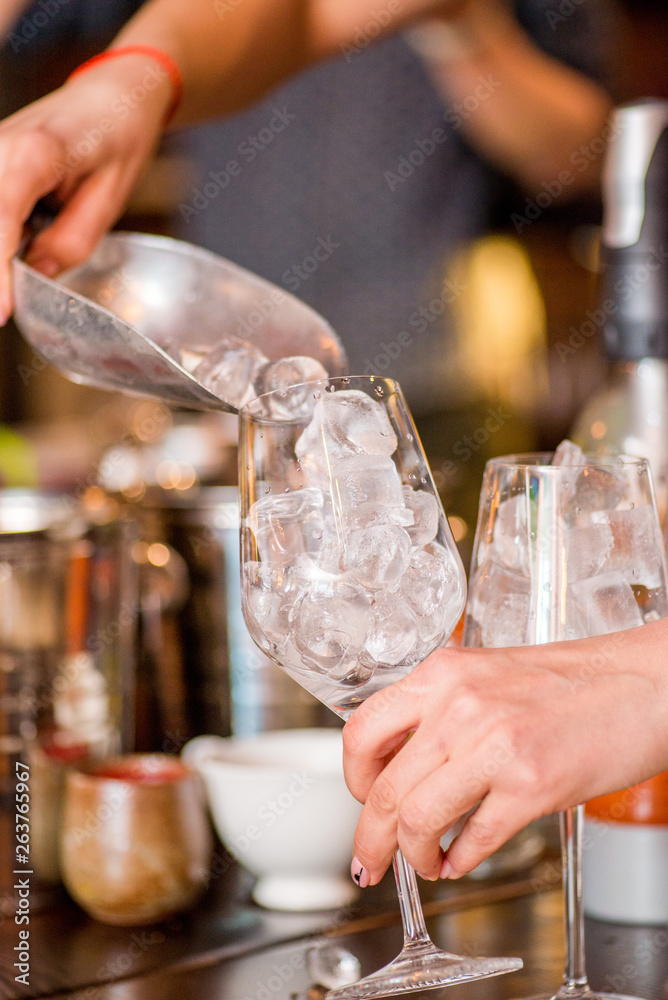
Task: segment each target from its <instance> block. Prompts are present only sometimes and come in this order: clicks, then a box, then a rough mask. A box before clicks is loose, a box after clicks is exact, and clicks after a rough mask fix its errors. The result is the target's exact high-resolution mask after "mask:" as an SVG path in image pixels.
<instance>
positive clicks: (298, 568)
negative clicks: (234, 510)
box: [239, 376, 522, 1000]
mask: <svg viewBox="0 0 668 1000" xmlns="http://www.w3.org/2000/svg"><path fill="white" fill-rule="evenodd" d="M239 461H240V488H241V504H242V509H241V515H242V528H241V536H242V544H241V553H242V605H243V611H244V617H245V619H246V623H247V625H248V628H249V631H250V633H251V635H252V637H253V639H254V640H255V642H256V643H257V644H258V646H259V647H260V648H261V649H262V650H263V651H264V652H265V653H266V654H267V655H268V656H269V657H271V658H272V659H273V660H275V661H276V663H278V665H279V666H280V667H282V669H283V670H285V671H286V672H287V673H288V674H290V676H291V677H293V678H294V679H295V680H296V681H297V682H298V683H299V684H301V685H302V686H303V687H305V688H307V690H309V691H311V693H312V694H314V695H315V696H316V697H317V698H319V699H320V700H321V701H322V702H324V704H325V705H327V706H328V707H329V708H330V709H331V710H332V711H333V712H335V713H336V714H337V715H338V716H340V717H341V718H342V719H347V718H348V717H349V716H350V714H351V713H352V712H353V711H354V710H355V708H356V707H357V706H358V705H360V704H362V703H363V702H364V701H365V700H366V699H367V698H368V697H370V695H372V694H374V693H375V692H377V691H380V690H382V689H384V688H386V687H387V686H388V685H390V684H391V683H392V682H393V681H395V680H398V679H400V678H401V677H403V676H405V675H406V674H407V673H408V672H409V671H410V670H412V669H413V667H414V666H416V665H417V664H418V663H419V662H420V661H421V660H423V659H424V658H425V657H426V656H427V655H428V654H429V653H430V652H431V651H432V650H433V649H436V648H438V647H439V646H443V645H445V643H446V642H447V640H448V638H449V636H450V634H451V633H452V631H453V629H454V627H455V625H456V624H457V621H458V620H459V617H460V615H461V613H462V611H463V608H464V601H465V594H466V581H465V575H464V570H463V567H462V564H461V561H460V559H459V556H458V554H457V550H456V547H455V544H454V541H453V539H452V535H451V533H450V529H449V526H448V522H447V519H446V517H445V514H444V513H443V509H442V507H441V505H440V502H439V500H438V494H437V493H436V489H435V487H434V484H433V481H432V478H431V474H430V472H429V467H428V465H427V461H426V459H425V456H424V452H423V451H422V447H421V445H420V441H419V439H418V436H417V433H416V430H415V427H414V425H413V421H412V419H411V417H410V414H409V412H408V409H407V407H406V404H405V402H404V399H403V396H402V393H401V390H400V388H399V386H398V385H397V383H396V382H393V381H391V380H388V379H382V378H375V377H373V376H370V377H367V376H357V377H351V378H336V379H330V380H324V381H318V382H312V383H304V384H303V385H298V386H292V387H290V388H289V389H285V390H276V391H274V392H271V393H267V394H266V395H263V396H260V397H258V398H257V399H255V400H253V401H251V402H250V403H248V404H247V405H246V406H245V407H244V408H243V410H242V411H241V413H240V459H239ZM393 867H394V874H395V878H396V881H397V888H398V892H399V902H400V907H401V916H402V921H403V928H404V946H403V949H402V951H401V953H400V954H399V955H398V956H397V958H396V959H394V961H393V962H391V963H390V964H389V965H387V966H385V967H384V968H382V969H380V970H379V971H377V972H374V973H372V974H371V975H369V976H367V977H365V978H364V979H362V980H360V981H359V982H357V983H354V984H353V985H352V986H346V987H341V988H339V989H335V990H333V991H331V992H330V993H329V994H328V998H329V1000H359V998H362V997H384V996H391V995H393V994H397V993H403V992H406V991H415V990H421V989H430V988H432V987H436V986H445V985H449V984H451V983H461V982H466V981H468V980H473V979H483V978H486V977H488V976H496V975H499V974H501V973H504V972H511V971H513V970H515V969H519V968H521V966H522V962H521V960H520V959H514V958H468V957H463V956H459V955H451V954H449V953H446V952H442V951H440V950H439V949H438V948H436V947H435V945H434V944H433V943H432V941H431V939H430V938H429V935H428V934H427V928H426V926H425V921H424V916H423V913H422V907H421V905H420V898H419V895H418V889H417V883H416V878H415V872H414V871H413V869H412V868H411V867H410V865H408V864H407V862H406V861H405V859H404V858H403V856H402V855H401V852H400V851H397V852H396V854H395V856H394V859H393Z"/></svg>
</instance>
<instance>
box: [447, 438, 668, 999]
mask: <svg viewBox="0 0 668 1000" xmlns="http://www.w3.org/2000/svg"><path fill="white" fill-rule="evenodd" d="M667 612H668V605H667V598H666V571H665V566H664V558H663V546H662V544H661V533H660V530H659V521H658V517H657V512H656V505H655V502H654V495H653V491H652V484H651V478H650V472H649V466H648V464H647V462H646V461H645V460H643V459H633V458H626V457H622V456H610V457H606V458H604V457H601V456H592V457H589V456H585V455H583V454H582V452H581V451H580V449H579V448H577V447H576V446H575V445H573V444H572V443H570V442H564V443H563V444H562V445H560V446H559V448H558V449H557V451H556V452H555V455H554V456H551V455H516V456H508V457H506V458H498V459H493V460H492V461H491V462H488V463H487V467H486V469H485V478H484V483H483V489H482V493H481V498H480V510H479V515H478V528H477V532H476V540H475V545H474V552H473V561H472V568H471V581H470V586H469V603H468V607H467V616H466V625H465V629H464V645H465V646H485V647H500V646H522V645H533V644H538V643H545V642H554V641H557V640H562V639H582V638H586V637H587V636H594V635H605V634H606V633H610V632H617V631H620V630H622V629H630V628H635V627H636V626H639V625H642V624H643V623H644V622H649V621H654V620H656V619H658V618H663V617H664V616H665V615H666V613H667ZM582 669H583V677H584V676H586V671H587V670H588V669H589V668H588V665H587V664H586V663H583V665H582ZM567 749H568V748H566V750H567ZM583 812H584V807H583V806H582V805H580V806H577V807H576V808H575V809H570V810H568V812H565V813H562V815H561V833H562V850H563V854H564V867H563V871H564V898H565V909H566V925H565V927H566V963H565V972H564V979H563V983H562V986H561V988H560V990H559V991H558V992H557V993H556V994H555V997H554V998H553V1000H595V994H594V993H593V992H592V991H591V989H590V988H589V985H588V983H587V976H586V972H585V961H584V921H583V913H582V875H581V858H582V827H583V818H584V817H583ZM611 877H614V873H611ZM602 997H604V998H606V1000H611V998H613V995H612V994H607V993H605V994H602ZM616 1000H620V998H619V997H617V998H616Z"/></svg>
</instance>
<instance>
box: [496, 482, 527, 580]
mask: <svg viewBox="0 0 668 1000" xmlns="http://www.w3.org/2000/svg"><path fill="white" fill-rule="evenodd" d="M528 502H529V501H528V498H527V496H526V494H524V493H519V494H517V495H516V496H512V497H509V498H508V499H507V500H504V501H503V502H502V503H500V504H499V507H498V510H497V512H496V518H495V519H494V529H493V535H492V549H493V551H492V552H490V555H491V556H492V558H493V559H494V560H495V561H496V562H499V563H501V564H502V565H503V566H506V567H507V568H508V569H512V570H515V571H517V572H520V573H524V574H525V575H528V573H529V527H528V524H527V504H528Z"/></svg>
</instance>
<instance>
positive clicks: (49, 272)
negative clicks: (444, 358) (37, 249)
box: [26, 254, 60, 278]
mask: <svg viewBox="0 0 668 1000" xmlns="http://www.w3.org/2000/svg"><path fill="white" fill-rule="evenodd" d="M26 263H28V264H30V266H31V267H34V268H35V270H36V271H39V272H40V274H44V275H46V277H47V278H55V276H56V275H57V274H58V271H60V264H58V263H57V261H55V260H54V259H53V257H43V256H41V255H40V254H37V255H36V256H35V257H31V256H30V254H28V256H27V257H26Z"/></svg>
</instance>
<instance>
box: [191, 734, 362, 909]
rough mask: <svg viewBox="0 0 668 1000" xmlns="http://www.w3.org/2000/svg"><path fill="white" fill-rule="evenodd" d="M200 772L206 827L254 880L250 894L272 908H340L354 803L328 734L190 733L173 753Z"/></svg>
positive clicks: (347, 890)
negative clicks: (207, 815)
mask: <svg viewBox="0 0 668 1000" xmlns="http://www.w3.org/2000/svg"><path fill="white" fill-rule="evenodd" d="M182 756H183V757H184V758H185V760H186V761H187V763H189V764H190V765H191V766H192V767H194V768H196V769H197V770H198V771H199V772H200V774H201V775H202V777H203V779H204V782H205V785H206V788H207V793H208V799H209V806H210V809H211V814H212V817H213V822H214V825H215V827H216V831H217V833H218V835H219V837H220V839H221V840H222V842H223V843H224V844H225V846H226V848H227V849H228V850H229V852H230V853H231V854H232V855H233V856H234V857H235V858H236V860H237V861H239V863H240V864H242V865H244V867H246V868H247V869H248V870H249V871H251V872H252V873H253V874H254V875H256V876H257V882H256V883H255V887H254V889H253V898H254V899H255V901H256V902H257V903H259V904H260V905H261V906H266V907H270V908H272V909H279V910H321V909H331V908H334V907H340V906H345V905H347V904H348V903H350V902H351V901H352V900H353V899H354V898H355V895H356V893H357V890H356V888H355V886H354V885H353V883H352V882H351V880H350V874H349V869H350V861H351V857H352V850H353V835H354V832H355V826H356V825H357V820H358V817H359V814H360V811H361V808H362V807H361V806H360V804H359V803H358V802H356V801H355V799H353V797H352V795H351V794H350V792H349V791H348V789H347V787H346V784H345V781H344V778H343V768H342V764H341V732H340V730H338V729H293V730H280V731H276V732H268V733H261V734H258V735H257V736H250V737H230V738H227V739H224V738H222V737H219V736H198V737H196V738H195V739H194V740H191V741H190V742H189V743H187V744H186V746H185V747H184V749H183V752H182Z"/></svg>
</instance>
